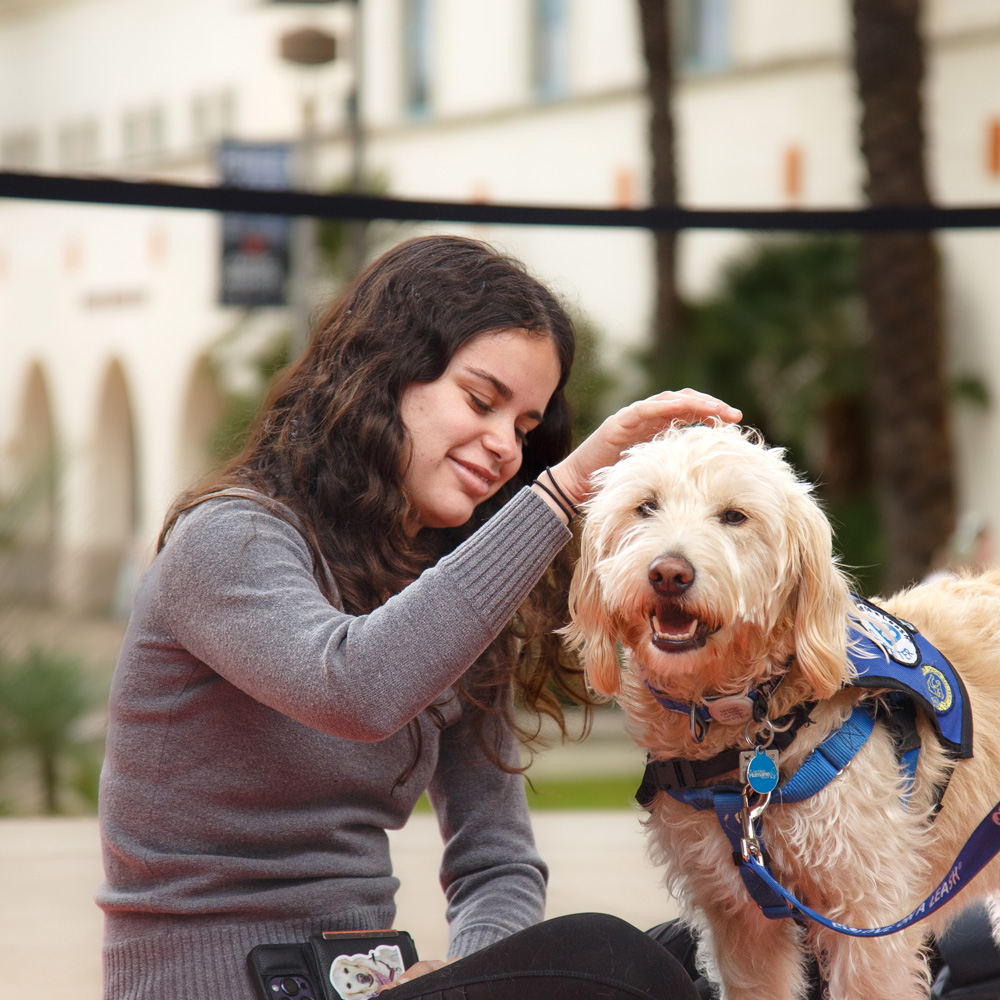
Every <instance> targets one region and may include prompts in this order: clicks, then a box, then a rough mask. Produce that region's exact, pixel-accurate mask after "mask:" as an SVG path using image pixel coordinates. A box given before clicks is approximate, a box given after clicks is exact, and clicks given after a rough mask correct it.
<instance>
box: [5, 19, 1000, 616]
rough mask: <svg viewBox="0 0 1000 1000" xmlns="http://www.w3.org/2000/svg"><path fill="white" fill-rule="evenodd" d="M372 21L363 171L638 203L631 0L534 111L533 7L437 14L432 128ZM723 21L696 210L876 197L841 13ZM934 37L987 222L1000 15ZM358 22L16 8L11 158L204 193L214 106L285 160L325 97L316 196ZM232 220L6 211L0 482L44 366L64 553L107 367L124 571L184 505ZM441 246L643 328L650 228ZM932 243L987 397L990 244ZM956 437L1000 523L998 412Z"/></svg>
mask: <svg viewBox="0 0 1000 1000" xmlns="http://www.w3.org/2000/svg"><path fill="white" fill-rule="evenodd" d="M362 2H363V4H364V66H365V79H364V103H363V110H364V117H365V123H366V131H367V141H366V162H367V166H368V168H369V170H371V171H372V172H375V173H378V174H379V175H381V176H383V177H384V178H386V179H387V181H388V184H389V187H390V190H391V192H392V193H394V194H398V195H400V196H403V197H413V198H426V199H445V200H463V199H467V198H473V199H478V200H489V201H494V202H505V203H525V204H562V205H583V206H613V205H615V204H618V203H619V202H620V201H621V200H622V198H623V197H624V198H625V199H626V200H629V201H631V203H635V204H641V203H643V202H644V200H645V198H646V194H645V192H646V189H647V174H648V156H647V151H646V133H645V130H646V108H645V102H644V100H643V97H642V92H641V83H642V65H641V55H640V49H639V41H638V35H637V30H638V29H637V23H636V14H635V5H634V3H633V0H567V7H568V10H569V14H570V19H569V31H570V40H571V42H570V59H569V63H568V76H567V89H566V92H565V94H563V95H561V96H558V97H557V98H555V99H553V100H550V101H547V102H542V103H539V102H537V101H536V100H535V98H534V96H533V94H532V92H531V86H530V79H529V55H528V53H529V40H530V38H529V25H530V17H529V14H530V9H529V3H528V0H505V2H504V3H500V4H498V3H493V2H488V0H436V2H434V3H433V4H432V31H433V38H434V49H433V53H434V59H433V78H432V95H433V97H432V105H433V108H432V112H431V113H430V114H429V115H427V116H425V117H424V118H421V119H419V120H413V119H411V118H410V117H408V115H407V113H406V111H405V109H404V107H403V100H402V80H401V75H400V68H401V64H402V60H401V45H402V41H401V32H402V25H401V18H400V10H401V6H400V3H399V2H398V0H362ZM731 12H732V17H731V22H730V41H731V54H732V63H731V65H730V66H728V67H727V68H725V69H724V70H722V71H717V72H712V73H703V74H694V75H690V76H687V77H685V78H684V80H683V81H682V82H681V84H680V86H679V88H678V92H677V95H676V107H675V116H676V124H677V133H678V152H679V164H678V167H679V178H680V181H679V183H680V190H681V198H682V201H683V202H684V203H685V204H688V205H691V206H694V207H716V208H717V207H775V208H784V207H794V206H801V207H807V206H816V207H846V206H852V205H857V204H860V203H861V200H862V178H863V170H862V164H861V160H860V157H859V155H858V152H857V149H856V141H857V128H858V124H857V120H858V109H857V102H856V99H855V96H854V90H853V80H852V77H851V72H850V67H849V50H850V15H849V5H848V4H847V2H846V0H810V3H809V4H807V5H806V4H803V3H802V2H801V0H735V2H733V3H732V4H731ZM306 23H309V24H318V25H321V26H324V27H326V28H328V29H329V30H331V31H333V32H334V33H338V34H339V35H340V36H341V37H342V46H341V48H342V51H343V52H344V53H345V58H343V59H341V60H339V61H337V62H335V63H334V64H333V65H332V66H330V67H326V68H321V69H312V70H301V69H298V70H297V69H293V68H291V67H289V66H287V65H283V64H282V63H281V62H280V60H279V58H278V56H277V39H278V37H279V36H280V34H281V33H282V31H285V30H288V29H289V28H291V27H294V26H300V25H303V24H306ZM927 25H928V28H929V31H930V37H931V44H930V46H929V52H930V55H929V59H928V83H927V120H928V136H929V160H928V162H929V170H930V174H931V179H932V187H933V191H934V194H935V196H936V197H938V198H940V199H941V201H942V202H945V203H949V204H959V203H963V204H976V203H993V204H995V203H996V202H997V200H998V198H1000V176H997V175H993V174H991V173H990V172H989V171H988V169H987V163H988V161H987V158H986V149H987V145H986V144H987V142H988V133H989V129H990V128H991V123H992V121H993V120H994V118H996V117H998V116H1000V101H998V100H997V99H996V97H995V95H996V94H998V93H1000V58H998V57H1000V8H998V7H997V5H996V3H995V2H992V0H935V2H932V3H930V4H929V6H928V17H927ZM350 27H351V18H350V9H349V5H345V4H332V5H329V6H317V7H315V8H314V9H311V8H310V7H309V6H302V7H299V6H296V5H278V6H269V5H267V4H265V3H263V2H262V0H169V2H168V0H43V2H42V0H39V2H33V3H23V2H22V0H0V139H2V138H3V136H4V135H5V134H7V133H9V132H11V131H12V130H17V129H24V128H31V129H35V130H36V131H37V132H38V134H39V136H40V137H41V141H42V146H41V149H42V160H41V164H40V165H41V167H42V168H43V169H45V170H52V171H55V170H58V169H60V162H59V156H58V152H59V144H58V136H59V133H60V129H62V128H64V127H65V126H66V125H67V124H73V123H80V122H84V121H94V122H96V123H97V126H98V133H99V138H100V156H99V159H98V160H97V161H96V162H94V163H90V164H81V165H79V166H78V169H94V170H99V171H101V172H106V173H111V174H114V175H124V176H147V175H148V176H156V177H163V178H166V179H183V180H189V181H195V182H210V181H212V180H213V179H214V177H215V168H214V162H213V159H212V156H211V148H212V147H211V145H210V142H209V140H210V139H211V138H212V137H211V135H207V136H206V135H203V136H201V137H199V136H198V135H197V134H196V127H195V121H194V117H193V108H194V106H195V104H196V102H199V101H200V102H201V103H202V105H203V106H204V107H205V108H207V114H208V115H209V123H208V129H209V131H210V132H211V130H212V129H213V128H215V129H216V131H217V122H218V118H219V116H220V115H222V113H223V107H224V106H225V105H226V104H227V103H228V106H229V107H230V109H231V110H230V126H229V127H230V131H231V132H232V133H233V134H234V135H236V136H238V137H239V138H243V139H254V140H288V139H292V138H294V137H295V136H297V135H298V134H299V132H300V130H301V127H302V106H303V102H304V101H305V100H307V99H308V100H311V101H313V102H314V104H315V106H316V109H317V110H316V115H317V127H318V129H319V133H320V143H319V150H318V157H317V163H318V166H317V171H316V173H317V178H316V179H317V180H318V181H320V182H322V183H329V182H331V181H332V180H334V179H335V178H338V177H343V176H344V175H345V174H346V173H347V171H348V169H349V162H350V158H349V149H348V145H347V142H346V134H345V111H344V99H345V95H346V92H347V89H348V85H349V79H350V72H349V64H348V60H347V58H346V54H347V53H348V52H349V43H350V39H349V32H350ZM154 107H155V108H160V109H162V121H163V147H162V149H160V150H159V151H156V150H147V151H142V150H138V151H133V152H128V151H127V150H126V149H125V145H124V131H123V118H124V116H125V115H126V114H128V113H135V112H141V113H148V112H149V110H150V109H152V108H154ZM213 116H214V118H215V120H216V125H215V126H213V125H212V121H211V119H212V117H213ZM792 149H794V150H796V151H797V155H798V156H799V157H800V163H801V189H800V191H799V192H798V193H797V194H795V195H792V194H790V193H789V191H788V190H787V187H786V180H785V176H786V158H787V156H788V155H789V150H792ZM218 226H219V222H218V219H217V218H216V217H215V216H213V215H211V214H209V213H199V212H182V211H173V212H171V211H156V210H149V209H136V208H108V207H92V206H91V207H88V206H78V205H77V206H74V205H54V204H42V203H28V202H12V201H6V202H0V489H4V488H9V487H10V484H11V482H12V480H13V479H15V478H16V470H15V469H14V464H15V463H14V462H13V459H12V457H11V456H13V454H14V452H15V450H16V444H17V442H16V440H15V439H16V437H17V435H18V433H19V420H20V415H21V413H22V410H23V397H24V393H25V391H26V386H27V383H28V379H29V376H30V373H31V372H32V370H33V366H34V365H38V366H39V367H40V370H41V371H42V373H43V375H44V379H45V382H46V384H47V387H48V390H49V398H50V400H51V408H52V423H53V428H54V432H55V436H56V437H57V439H58V441H59V443H60V455H61V471H62V475H61V480H60V482H61V486H60V492H59V509H58V512H57V538H58V540H59V542H60V544H62V546H63V547H64V548H65V549H66V550H67V551H74V550H75V549H77V548H85V547H86V546H87V545H88V544H89V543H90V542H92V541H93V539H94V537H95V536H96V535H97V534H99V531H98V529H97V527H96V526H95V521H94V516H93V513H92V507H91V506H89V505H88V496H89V491H90V492H92V491H91V487H90V483H91V482H92V480H93V470H94V468H95V467H99V464H98V456H99V454H100V449H101V446H102V442H101V441H100V440H97V439H95V434H97V433H98V432H97V430H96V428H97V427H98V426H99V425H98V413H99V411H100V398H101V392H102V386H103V385H104V384H105V380H106V379H107V377H108V372H109V370H110V369H111V366H112V365H114V364H118V365H120V368H121V372H122V375H123V378H124V382H125V386H126V389H127V393H126V394H127V398H128V399H129V400H130V402H131V406H132V413H131V421H132V427H133V432H134V435H135V452H136V455H137V464H136V469H135V475H136V478H137V490H138V496H137V509H138V512H139V522H138V524H137V526H136V537H135V539H134V544H133V546H132V549H133V550H134V551H136V552H139V553H146V554H148V552H149V551H150V547H151V544H152V540H153V539H154V538H155V535H156V532H157V529H158V527H159V524H160V521H161V519H162V515H163V512H164V510H165V508H166V506H167V505H168V503H169V501H170V499H171V498H172V497H173V496H174V495H175V493H176V492H177V490H178V489H179V488H181V487H182V486H183V485H184V483H185V482H186V481H187V480H189V479H190V476H191V475H192V470H193V468H194V464H196V463H194V464H193V459H192V457H191V453H192V449H193V448H194V444H193V442H195V441H197V439H198V437H199V435H198V432H197V429H196V427H194V428H193V426H192V420H195V418H194V417H192V415H191V414H190V413H187V412H186V407H188V400H189V399H191V398H192V397H191V394H192V392H194V391H195V390H194V389H193V386H195V385H198V386H200V389H199V390H198V392H199V393H201V395H200V396H197V398H200V399H202V400H203V403H204V406H202V405H201V404H199V412H204V413H206V414H207V413H210V411H211V410H212V405H211V403H210V402H205V392H207V390H206V389H205V384H204V380H205V378H206V376H205V369H204V361H203V357H204V355H205V352H206V351H207V350H209V349H210V348H211V346H212V345H213V344H214V343H215V342H216V341H217V340H218V338H220V337H221V336H222V335H223V334H225V333H226V331H228V330H231V329H232V328H233V327H234V325H235V324H236V323H237V321H238V320H239V319H240V318H241V314H240V313H239V312H238V311H236V310H232V309H223V308H220V307H218V306H217V305H216V304H215V298H216V287H217V281H218V265H217V257H218ZM425 228H427V227H425ZM439 228H441V227H439ZM450 228H454V229H459V230H461V231H466V232H472V233H473V234H474V235H477V236H480V237H482V238H486V239H490V240H494V241H496V242H498V243H499V244H501V245H502V246H504V247H505V248H506V249H508V250H510V251H511V252H513V253H515V254H516V255H518V256H520V257H522V258H523V259H524V260H525V261H526V262H527V263H528V264H529V266H530V267H531V268H532V269H533V270H534V271H535V272H536V273H537V274H538V275H539V276H540V277H541V278H543V279H544V280H546V281H548V282H550V283H551V284H552V285H553V287H554V288H555V289H556V290H557V291H559V292H560V293H561V294H562V295H563V296H564V297H565V298H566V299H567V301H568V302H569V304H570V306H571V307H573V308H575V309H577V310H579V311H581V312H583V313H585V314H586V315H587V316H589V317H590V318H591V319H592V320H593V321H595V322H596V323H597V324H598V326H599V327H600V328H601V329H602V330H603V331H604V333H605V335H606V337H607V341H608V356H609V359H610V363H612V364H613V363H614V358H615V357H616V356H617V355H618V354H619V353H620V352H622V351H624V350H626V349H627V348H628V347H629V346H632V345H636V344H638V343H640V342H641V341H642V339H643V337H644V336H645V334H646V328H647V320H648V314H649V309H650V301H651V288H650V265H651V250H652V240H651V237H650V236H649V235H648V234H645V233H641V232H629V231H621V230H604V229H602V230H594V229H579V230H564V229H556V228H532V227H513V226H506V227H501V226H477V227H459V226H454V227H450ZM412 231H416V227H413V230H412ZM746 240H747V236H746V235H744V234H739V233H732V232H702V233H687V234H684V235H683V236H682V239H681V244H680V245H681V260H680V276H681V282H682V285H683V286H684V288H685V289H686V291H687V292H688V293H689V294H692V295H696V296H697V295H702V294H705V293H706V292H708V291H709V290H710V289H711V288H712V286H713V283H714V281H715V277H716V275H717V273H718V267H719V263H720V261H722V260H724V259H725V258H726V257H727V256H728V255H730V254H732V253H734V252H736V251H738V249H739V247H740V246H742V245H743V244H744V243H745V242H746ZM940 245H941V248H942V252H943V259H944V266H945V276H946V287H947V290H948V323H949V335H950V339H951V344H952V364H953V367H954V369H955V371H956V372H959V373H962V372H966V371H968V372H974V373H976V374H978V375H979V376H980V377H982V378H983V379H984V380H985V381H986V383H987V384H988V386H989V387H990V389H991V390H992V392H993V394H994V396H997V395H998V394H1000V386H998V384H997V383H998V381H1000V343H998V341H1000V338H997V336H996V333H995V331H996V329H997V328H998V323H1000V288H998V285H1000V283H998V282H996V281H995V279H994V274H995V273H996V271H997V268H998V265H1000V236H998V235H994V234H992V233H976V232H973V233H952V234H944V235H943V236H942V237H941V240H940ZM255 322H256V324H257V326H258V328H269V327H270V328H275V329H277V328H280V327H282V326H287V325H289V323H290V318H289V316H288V315H287V314H286V313H283V312H282V311H281V310H271V311H263V312H262V313H261V315H260V316H259V317H257V319H256V321H255ZM199 373H200V374H199ZM196 395H197V393H196ZM205 419H208V418H207V417H205ZM957 420H958V424H959V429H960V431H961V436H960V438H959V454H960V491H961V496H962V502H963V505H965V506H970V507H975V508H977V509H979V510H982V511H983V512H985V513H987V514H988V515H990V516H991V517H992V518H993V520H994V522H995V523H998V524H1000V499H997V498H1000V468H998V467H1000V462H998V461H997V459H996V456H997V454H998V447H1000V413H998V412H996V408H995V410H994V411H991V412H989V413H982V412H976V411H972V410H968V409H965V408H963V409H961V410H960V412H959V414H958V417H957ZM195 422H196V421H195ZM88 511H91V513H90V514H88V513H87V512H88ZM70 577H71V574H68V575H67V578H68V579H69V578H70ZM65 586H66V588H67V589H68V590H69V591H72V589H73V585H71V584H66V585H65ZM80 586H81V587H82V586H84V585H83V584H81V585H80ZM83 596H85V595H83ZM78 598H79V599H82V598H81V597H80V595H77V598H73V597H72V594H70V595H68V596H67V600H73V599H78Z"/></svg>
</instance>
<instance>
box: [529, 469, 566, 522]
mask: <svg viewBox="0 0 1000 1000" xmlns="http://www.w3.org/2000/svg"><path fill="white" fill-rule="evenodd" d="M535 485H536V486H537V487H538V488H539V489H540V490H545V492H546V493H548V495H549V496H550V497H551V498H552V502H553V503H554V504H555V505H556V506H557V507H558V508H559V509H560V510H561V511H562V512H563V513H564V514H565V515H566V521H567V523H569V522H570V521H572V520H573V512H572V511H569V510H567V509H566V505H565V504H564V503H563V502H562V500H560V499H559V497H557V496H556V495H555V493H553V492H552V490H550V489H549V488H548V486H546V485H545V483H543V482H542V481H541V479H536V480H535Z"/></svg>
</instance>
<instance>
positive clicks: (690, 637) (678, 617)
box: [649, 601, 722, 653]
mask: <svg viewBox="0 0 1000 1000" xmlns="http://www.w3.org/2000/svg"><path fill="white" fill-rule="evenodd" d="M649 627H650V628H651V629H652V632H653V639H652V641H653V645H654V646H655V647H656V648H657V649H662V650H664V652H667V653H685V652H688V651H689V650H692V649H701V647H702V646H704V645H705V640H706V639H707V638H708V637H709V636H710V635H712V634H713V633H714V632H718V631H719V629H720V628H721V627H722V626H721V625H716V624H713V623H711V622H706V621H702V619H700V618H698V616H697V615H693V614H691V612H690V611H687V610H685V609H684V608H683V607H681V605H679V604H677V603H676V602H674V601H658V602H657V604H656V606H655V607H654V608H653V610H652V611H650V612H649Z"/></svg>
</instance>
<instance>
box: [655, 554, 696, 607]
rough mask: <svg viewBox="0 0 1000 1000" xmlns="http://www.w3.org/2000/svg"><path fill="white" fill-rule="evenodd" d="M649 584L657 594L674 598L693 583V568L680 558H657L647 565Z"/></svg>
mask: <svg viewBox="0 0 1000 1000" xmlns="http://www.w3.org/2000/svg"><path fill="white" fill-rule="evenodd" d="M649 582H650V584H651V585H652V587H653V590H655V591H656V592H657V593H658V594H663V595H665V596H667V597H676V596H677V595H678V594H683V593H684V591H685V590H687V589H688V587H690V586H691V584H692V583H694V566H692V565H691V563H689V562H688V561H687V559H685V558H683V557H682V556H657V557H656V558H655V559H654V560H653V561H652V562H651V563H650V564H649Z"/></svg>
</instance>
